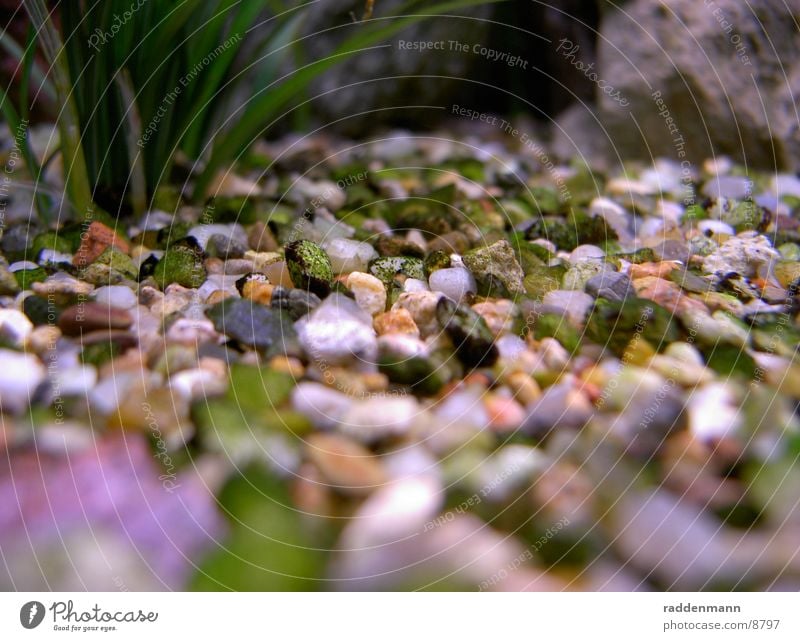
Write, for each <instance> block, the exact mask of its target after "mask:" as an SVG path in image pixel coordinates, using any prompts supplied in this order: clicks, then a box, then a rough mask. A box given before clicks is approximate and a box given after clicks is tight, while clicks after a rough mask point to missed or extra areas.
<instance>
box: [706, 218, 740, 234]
mask: <svg viewBox="0 0 800 641" xmlns="http://www.w3.org/2000/svg"><path fill="white" fill-rule="evenodd" d="M697 229H699V230H700V231H701V232H703V233H704V234H719V235H724V236H735V235H736V230H735V229H734V228H733V227H731V226H730V225H729V224H728V223H724V222H722V221H721V220H701V221H699V222H698V223H697Z"/></svg>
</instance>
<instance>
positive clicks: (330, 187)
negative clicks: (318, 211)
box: [286, 176, 347, 212]
mask: <svg viewBox="0 0 800 641" xmlns="http://www.w3.org/2000/svg"><path fill="white" fill-rule="evenodd" d="M286 198H287V200H290V201H292V202H296V203H298V204H300V205H303V206H306V205H308V204H309V203H310V202H312V201H313V202H317V203H319V204H318V205H317V206H318V207H326V208H327V209H330V210H331V211H333V212H335V211H338V210H339V209H341V208H342V207H344V205H345V203H346V202H347V194H345V192H344V191H343V190H342V189H341V188H339V186H338V185H337V184H336V183H334V182H331V181H329V180H317V181H314V180H311V179H310V178H306V177H305V176H301V177H300V178H298V179H297V180H296V181H295V182H294V183H293V184H292V186H291V187H290V189H289V191H288V192H287V194H286Z"/></svg>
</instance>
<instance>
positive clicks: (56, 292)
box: [31, 272, 94, 305]
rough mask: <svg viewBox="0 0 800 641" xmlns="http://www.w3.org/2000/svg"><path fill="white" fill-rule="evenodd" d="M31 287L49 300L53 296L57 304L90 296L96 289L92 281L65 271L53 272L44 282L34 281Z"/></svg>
mask: <svg viewBox="0 0 800 641" xmlns="http://www.w3.org/2000/svg"><path fill="white" fill-rule="evenodd" d="M31 289H32V290H33V291H34V293H36V294H37V295H39V296H41V297H42V298H47V299H48V300H50V299H51V298H52V300H53V302H55V303H56V304H57V305H60V304H64V303H66V302H68V301H69V302H71V301H72V300H73V299H75V298H79V297H81V298H82V297H85V296H88V295H89V294H91V293H92V291H94V287H93V286H92V285H91V284H90V283H86V282H84V281H82V280H78V279H77V278H74V277H72V276H70V275H69V274H67V273H64V272H59V273H58V274H53V275H52V276H50V277H48V278H47V280H45V281H44V282H42V283H33V285H32V286H31Z"/></svg>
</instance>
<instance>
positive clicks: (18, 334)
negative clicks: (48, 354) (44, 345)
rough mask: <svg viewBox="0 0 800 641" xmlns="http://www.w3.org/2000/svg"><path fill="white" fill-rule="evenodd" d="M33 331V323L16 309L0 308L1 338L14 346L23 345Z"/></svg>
mask: <svg viewBox="0 0 800 641" xmlns="http://www.w3.org/2000/svg"><path fill="white" fill-rule="evenodd" d="M32 331H33V323H32V322H31V321H30V319H29V318H28V317H27V316H26V315H25V314H23V313H22V312H20V311H18V310H16V309H0V340H1V341H2V342H3V343H6V344H11V345H13V346H14V347H22V346H23V345H24V344H25V341H26V339H27V338H28V337H29V336H30V334H31V332H32Z"/></svg>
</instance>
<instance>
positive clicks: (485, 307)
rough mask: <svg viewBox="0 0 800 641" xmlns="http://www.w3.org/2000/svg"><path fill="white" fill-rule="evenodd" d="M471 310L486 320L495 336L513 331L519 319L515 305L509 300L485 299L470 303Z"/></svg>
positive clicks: (518, 312)
mask: <svg viewBox="0 0 800 641" xmlns="http://www.w3.org/2000/svg"><path fill="white" fill-rule="evenodd" d="M472 310H473V311H474V312H477V313H478V314H480V315H481V316H482V317H483V320H485V321H486V324H487V325H488V326H489V331H490V332H492V334H494V335H495V336H502V335H503V334H506V333H509V332H514V331H515V330H516V329H518V328H517V323H518V321H520V311H519V308H518V307H517V305H516V304H515V303H514V302H513V301H510V300H506V299H499V300H487V301H484V302H482V303H475V304H474V305H472Z"/></svg>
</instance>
